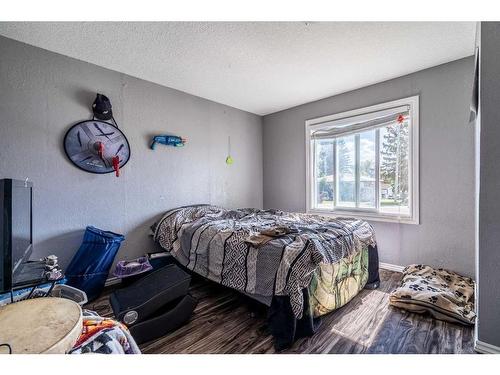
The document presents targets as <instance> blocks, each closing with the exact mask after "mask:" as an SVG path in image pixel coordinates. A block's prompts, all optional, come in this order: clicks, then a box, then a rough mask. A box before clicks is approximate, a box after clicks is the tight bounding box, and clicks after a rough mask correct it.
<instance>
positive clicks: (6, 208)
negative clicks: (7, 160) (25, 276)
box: [0, 179, 33, 293]
mask: <svg viewBox="0 0 500 375" xmlns="http://www.w3.org/2000/svg"><path fill="white" fill-rule="evenodd" d="M32 209H33V184H32V183H31V182H28V181H20V180H13V179H0V212H1V216H0V293H4V292H8V291H11V290H12V289H13V287H14V285H15V284H16V279H17V278H18V275H20V273H21V272H22V269H23V264H25V263H26V262H27V261H28V260H29V257H30V256H31V253H32V251H33V229H32V228H33V226H32V224H33V214H32Z"/></svg>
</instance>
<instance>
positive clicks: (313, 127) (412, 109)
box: [305, 95, 420, 224]
mask: <svg viewBox="0 0 500 375" xmlns="http://www.w3.org/2000/svg"><path fill="white" fill-rule="evenodd" d="M399 106H408V107H409V114H410V117H411V121H410V125H409V126H410V129H409V132H408V133H409V147H410V150H409V153H408V158H409V160H408V166H409V169H410V171H409V173H408V179H409V181H408V190H409V194H408V195H409V198H410V200H409V203H410V204H409V206H410V214H409V215H407V216H403V215H401V216H400V215H394V214H388V213H382V212H378V211H374V209H372V208H367V209H364V208H340V207H336V208H335V209H320V208H314V207H313V204H312V202H313V199H314V197H313V194H314V188H313V184H314V183H315V181H313V178H314V167H315V166H314V165H313V163H314V155H313V154H312V153H313V152H314V147H312V145H313V141H314V140H313V139H312V137H311V135H312V134H313V132H314V131H317V130H318V129H321V128H322V127H324V126H325V123H328V122H331V121H334V120H339V119H344V118H348V117H353V116H359V115H364V114H369V113H372V112H377V111H382V110H386V109H390V108H395V107H399ZM348 132H349V131H346V133H348ZM305 139H306V212H307V213H311V214H319V215H324V216H343V217H345V216H351V217H356V218H361V219H365V220H373V221H384V222H393V223H403V224H419V223H420V215H419V174H420V173H419V172H420V170H419V96H418V95H416V96H411V97H408V98H403V99H399V100H393V101H391V102H386V103H381V104H377V105H373V106H370V107H365V108H359V109H355V110H352V111H347V112H342V113H336V114H333V115H329V116H323V117H319V118H314V119H310V120H307V121H306V122H305ZM378 147H379V146H378V143H377V145H376V152H378ZM376 168H377V169H378V165H377V167H376ZM377 173H378V172H377ZM377 185H378V184H377ZM375 199H376V201H377V202H378V200H379V187H378V186H377V188H376V198H375ZM377 206H378V204H377Z"/></svg>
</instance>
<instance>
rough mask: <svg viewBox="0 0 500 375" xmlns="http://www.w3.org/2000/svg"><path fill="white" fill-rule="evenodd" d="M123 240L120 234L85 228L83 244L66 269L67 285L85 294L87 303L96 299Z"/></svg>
mask: <svg viewBox="0 0 500 375" xmlns="http://www.w3.org/2000/svg"><path fill="white" fill-rule="evenodd" d="M124 239H125V237H124V236H122V235H121V234H117V233H113V232H108V231H104V230H101V229H98V228H94V227H87V228H86V230H85V234H84V235H83V243H82V244H81V246H80V248H79V249H78V251H77V252H76V254H75V256H74V257H73V259H72V260H71V263H70V264H69V266H68V268H67V269H66V279H67V284H68V285H70V286H73V287H75V288H78V289H80V290H83V291H84V292H85V293H87V298H88V300H89V301H92V300H93V299H95V298H97V297H98V296H99V294H100V293H101V292H102V290H103V288H104V284H105V283H106V279H107V277H108V273H109V269H110V268H111V265H112V264H113V260H114V259H115V256H116V253H117V252H118V250H119V249H120V245H121V243H122V241H123V240H124Z"/></svg>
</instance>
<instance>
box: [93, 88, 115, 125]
mask: <svg viewBox="0 0 500 375" xmlns="http://www.w3.org/2000/svg"><path fill="white" fill-rule="evenodd" d="M92 112H94V116H95V117H96V118H98V119H99V120H111V119H112V118H113V111H112V110H111V102H110V101H109V99H108V97H107V96H106V95H103V94H97V96H96V98H95V100H94V104H92Z"/></svg>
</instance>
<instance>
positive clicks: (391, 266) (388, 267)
mask: <svg viewBox="0 0 500 375" xmlns="http://www.w3.org/2000/svg"><path fill="white" fill-rule="evenodd" d="M378 266H379V267H380V268H382V269H384V270H388V271H394V272H403V270H404V266H398V265H397V264H391V263H383V262H380V263H379V264H378Z"/></svg>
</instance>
